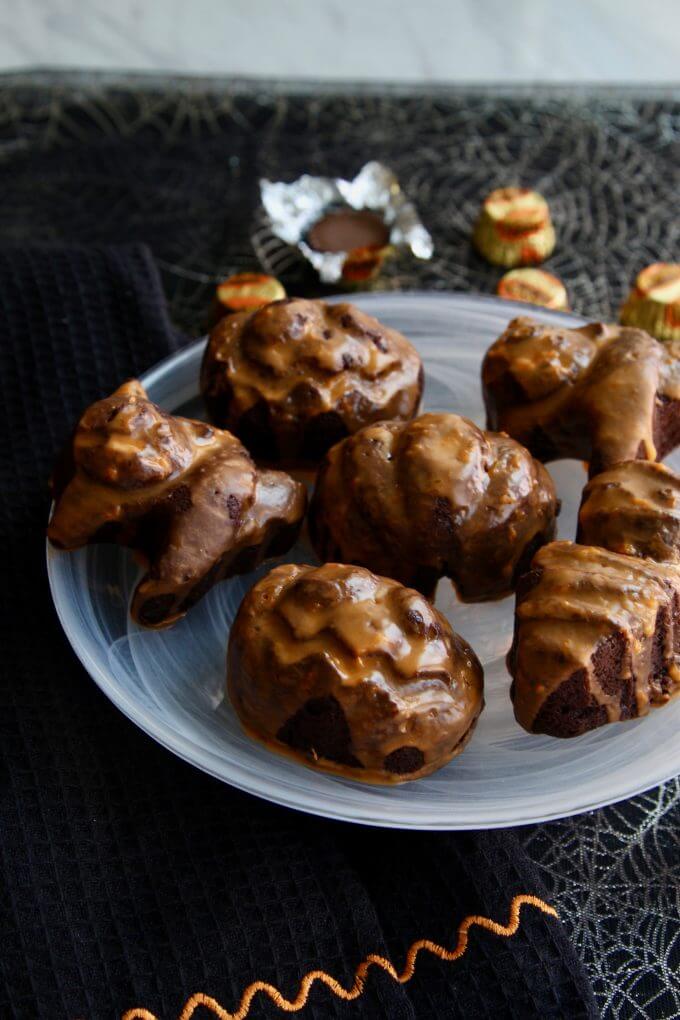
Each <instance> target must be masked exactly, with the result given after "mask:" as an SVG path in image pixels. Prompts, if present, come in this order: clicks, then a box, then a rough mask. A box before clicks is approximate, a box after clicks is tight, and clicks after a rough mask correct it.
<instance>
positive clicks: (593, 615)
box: [508, 542, 680, 736]
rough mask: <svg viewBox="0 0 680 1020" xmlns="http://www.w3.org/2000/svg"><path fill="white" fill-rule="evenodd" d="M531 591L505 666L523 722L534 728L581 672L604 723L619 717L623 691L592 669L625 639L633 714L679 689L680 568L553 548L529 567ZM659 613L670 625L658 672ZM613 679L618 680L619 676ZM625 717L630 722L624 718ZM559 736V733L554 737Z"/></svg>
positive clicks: (624, 670)
mask: <svg viewBox="0 0 680 1020" xmlns="http://www.w3.org/2000/svg"><path fill="white" fill-rule="evenodd" d="M530 577H531V581H532V583H531V585H530V587H529V590H528V591H526V592H525V593H524V594H523V595H520V596H518V600H517V608H516V629H515V639H514V642H513V647H512V649H511V651H510V653H509V656H508V667H509V669H510V671H511V673H512V675H513V677H514V680H515V683H514V707H515V715H516V718H517V720H518V722H520V723H521V725H522V726H524V728H525V729H527V730H532V729H533V728H534V726H535V724H536V721H537V718H538V716H539V713H540V712H541V710H542V709H543V707H544V706H545V704H546V702H547V700H548V699H549V698H550V696H551V695H552V694H553V693H554V692H556V691H558V689H559V688H560V686H561V685H562V684H564V683H567V682H568V681H569V680H570V678H571V677H573V675H574V674H576V673H579V671H582V673H583V676H584V679H585V683H586V687H587V691H588V693H589V695H591V696H592V698H593V699H594V704H595V705H597V706H601V707H604V709H605V710H606V718H605V719H604V720H603V721H606V722H615V721H617V720H618V719H620V718H622V711H621V704H622V702H621V688H620V686H612V684H611V683H607V685H606V688H605V686H603V683H602V677H601V676H600V675H598V673H597V671H596V670H595V669H593V656H594V654H595V653H596V651H597V649H598V647H600V646H601V643H602V642H604V641H605V640H607V639H608V638H610V637H612V636H614V635H620V636H621V640H622V641H623V643H624V645H623V647H624V648H625V651H624V654H623V656H622V658H621V663H622V665H621V667H620V672H619V675H618V680H619V681H620V683H621V684H623V683H625V681H626V680H628V679H629V678H630V679H631V680H632V685H633V691H634V706H633V711H632V712H631V715H634V716H635V715H637V716H639V715H645V714H646V713H647V712H648V711H649V708H650V706H651V705H653V704H663V703H665V702H666V701H667V700H668V698H669V697H670V695H671V694H672V693H675V692H676V691H677V690H678V688H679V686H680V670H679V669H678V653H677V651H676V645H677V644H678V642H677V638H676V622H677V614H678V593H680V568H678V567H676V566H673V565H660V564H657V563H652V562H651V561H649V560H641V559H635V558H633V557H630V556H623V555H619V554H617V553H613V552H609V551H608V550H604V549H600V548H595V547H592V546H584V545H576V544H575V543H572V542H553V543H551V544H550V545H547V546H544V547H543V549H541V550H540V551H539V552H538V553H537V554H536V556H535V557H534V560H533V563H532V575H530ZM659 614H663V615H664V618H665V620H666V625H665V629H664V631H663V647H662V648H661V649H659V650H658V651H659V653H660V654H659V661H660V662H661V663H662V666H661V667H660V668H659V671H658V672H654V670H653V668H652V667H653V650H654V647H653V646H654V639H655V635H656V632H657V628H658V626H659V619H660V617H659ZM614 679H616V678H614ZM623 717H625V716H623ZM555 735H557V736H560V735H562V734H560V733H555Z"/></svg>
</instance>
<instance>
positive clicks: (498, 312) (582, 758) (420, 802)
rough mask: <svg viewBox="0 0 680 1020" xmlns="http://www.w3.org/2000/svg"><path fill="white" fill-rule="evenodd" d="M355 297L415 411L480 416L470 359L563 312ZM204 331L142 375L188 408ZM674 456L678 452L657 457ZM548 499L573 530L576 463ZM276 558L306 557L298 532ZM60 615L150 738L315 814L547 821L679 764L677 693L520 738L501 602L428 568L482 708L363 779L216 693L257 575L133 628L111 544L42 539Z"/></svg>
mask: <svg viewBox="0 0 680 1020" xmlns="http://www.w3.org/2000/svg"><path fill="white" fill-rule="evenodd" d="M353 300H354V301H355V303H356V304H357V305H359V306H360V307H361V308H364V309H365V310H366V311H368V312H370V313H371V314H373V315H375V316H377V317H378V318H379V319H382V320H383V321H384V322H385V323H387V324H388V325H390V326H394V327H396V328H397V329H399V330H401V331H402V332H403V333H405V334H406V336H407V337H409V338H410V339H411V340H412V341H413V343H414V344H415V345H416V347H417V348H418V350H419V351H420V354H421V355H422V357H423V360H424V362H425V368H426V384H425V399H424V404H425V408H426V409H427V410H432V411H456V412H458V413H460V414H464V415H467V416H469V417H470V418H473V419H474V420H475V421H476V422H477V423H478V424H480V425H483V424H484V409H483V405H482V397H481V391H480V365H481V361H482V357H483V355H484V352H485V351H486V349H487V347H488V346H489V344H490V343H491V341H492V340H494V339H495V337H496V336H498V335H499V334H500V333H501V332H502V330H503V329H504V328H505V325H506V324H507V322H508V320H509V319H510V318H511V317H512V316H513V315H516V314H518V313H521V312H524V313H526V312H530V313H531V314H535V315H536V316H538V317H540V318H543V319H545V320H546V321H550V322H567V323H568V322H571V323H576V322H578V321H579V320H576V319H575V318H574V317H573V316H564V315H560V314H557V313H550V312H542V311H538V310H534V309H531V308H529V307H527V306H526V305H524V306H521V305H517V304H515V303H512V302H504V301H500V300H498V299H496V298H489V297H479V296H474V295H466V294H418V293H414V294H369V295H364V296H361V297H354V298H353ZM202 353H203V342H198V343H196V344H194V345H193V346H191V347H189V348H188V349H186V350H184V351H182V352H181V353H180V354H177V355H175V356H173V357H171V358H168V359H167V360H166V361H164V362H162V363H161V364H160V365H157V366H156V368H153V369H152V370H151V371H150V372H148V373H147V374H146V376H144V377H143V382H144V384H145V386H146V388H147V390H148V391H149V393H150V395H151V397H152V399H153V400H154V401H156V402H157V403H158V404H161V405H162V406H163V407H165V408H167V409H168V410H171V411H175V412H181V413H183V414H188V415H190V416H194V417H200V416H201V405H200V401H199V400H198V398H197V390H198V370H199V365H200V360H201V355H202ZM670 463H671V464H673V465H674V466H675V467H676V469H677V468H678V467H680V454H676V455H675V457H674V458H670ZM550 471H551V472H552V474H553V477H554V479H555V482H556V484H557V488H558V493H559V496H560V497H561V499H562V513H561V516H560V527H559V533H560V537H563V538H573V537H574V532H575V521H576V511H577V508H578V503H579V499H580V493H581V488H582V486H583V484H584V481H585V472H584V469H583V466H582V465H581V464H580V463H578V462H576V461H566V460H565V461H560V462H557V463H555V464H551V465H550ZM285 559H289V560H298V561H303V562H310V561H311V562H314V558H313V554H312V552H311V550H310V548H309V546H308V545H307V544H306V542H305V541H301V542H300V543H298V545H297V546H296V547H295V548H294V549H293V550H292V552H291V554H290V555H289V556H288V557H285ZM47 565H48V572H49V578H50V584H51V588H52V595H53V598H54V602H55V605H56V608H57V612H58V613H59V617H60V620H61V622H62V625H63V627H64V630H65V631H66V634H67V635H68V638H69V640H70V642H71V644H72V645H73V648H74V649H75V651H76V653H77V655H78V656H79V658H80V659H81V661H82V663H83V665H84V666H85V668H86V669H87V670H88V671H89V673H90V674H91V676H92V677H93V679H94V680H95V681H96V683H97V684H98V685H99V686H100V687H101V689H102V690H103V691H104V693H105V694H106V695H107V696H108V697H109V698H110V699H111V701H113V702H114V704H115V705H117V706H118V707H119V708H120V709H121V710H122V711H123V712H124V713H125V714H126V715H127V716H128V717H129V718H130V719H132V720H133V721H134V722H135V723H137V725H138V726H140V727H141V728H142V729H143V730H145V731H146V732H147V733H148V734H149V735H150V736H152V737H153V738H154V739H155V740H158V741H159V742H160V743H161V744H163V745H164V746H165V747H167V748H169V749H170V750H172V751H174V752H175V753H176V754H178V755H179V756H180V757H182V758H184V759H186V760H187V761H189V762H191V763H192V764H194V765H197V766H198V767H199V768H201V769H204V770H205V771H206V772H209V773H210V774H211V775H213V776H216V777H217V778H218V779H222V780H224V782H226V783H230V784H231V785H233V786H237V787H239V788H240V789H242V790H247V791H248V792H249V793H253V794H256V795H257V796H259V797H265V798H267V799H268V800H272V801H276V802H277V803H279V804H285V805H287V806H289V807H294V808H299V809H300V810H302V811H309V812H312V813H315V814H319V815H327V816H329V817H332V818H341V819H345V820H347V821H353V822H364V823H368V824H372V825H385V826H396V827H400V828H414V829H479V828H490V827H494V826H509V825H521V824H524V823H527V822H540V821H545V820H548V819H551V818H560V817H563V816H565V815H570V814H575V813H577V812H579V811H585V810H587V809H589V808H593V807H599V806H602V805H604V804H610V803H612V802H614V801H617V800H621V799H622V798H624V797H628V796H631V795H632V794H635V793H639V792H641V791H643V790H646V789H648V788H649V787H651V786H654V785H655V784H657V783H660V782H662V781H663V780H665V779H669V778H670V777H672V776H674V775H676V774H677V773H678V772H680V741H679V740H678V736H677V735H678V730H679V729H680V700H677V701H676V702H674V703H672V704H670V705H669V706H668V707H666V708H664V709H662V710H657V711H655V712H653V713H652V714H651V716H649V717H648V718H646V719H642V720H639V721H637V722H629V723H622V724H616V725H611V726H606V727H604V728H603V729H600V730H596V731H595V732H593V733H589V734H586V735H584V736H582V737H577V738H575V739H573V740H556V739H554V738H552V737H545V736H529V735H528V734H527V733H525V732H524V731H523V730H522V729H521V728H520V727H519V726H518V725H517V723H516V722H515V720H514V717H513V713H512V706H511V704H510V699H509V696H508V690H509V686H510V678H509V676H508V673H507V671H506V669H505V662H504V656H505V653H506V651H507V650H508V647H509V645H510V639H511V633H512V619H513V599H512V598H508V599H504V600H503V601H501V602H496V603H491V604H486V605H485V604H482V605H467V606H466V605H462V604H459V603H457V602H456V599H455V596H454V594H453V590H452V587H451V585H450V584H449V583H448V582H446V581H442V582H441V583H440V585H439V590H438V594H437V606H438V607H439V608H440V609H441V610H442V611H443V612H444V613H445V614H446V616H447V617H448V618H449V619H450V620H451V623H452V624H453V626H454V628H455V630H457V631H459V632H460V633H461V634H462V635H463V636H464V637H465V638H466V639H467V640H468V641H469V642H470V643H471V644H472V646H473V648H474V649H475V651H476V652H477V654H478V656H479V658H480V659H481V661H482V663H483V665H484V671H485V693H486V708H485V710H484V712H483V713H482V717H481V720H480V723H479V725H478V727H477V729H476V731H475V733H474V736H473V738H472V740H471V742H470V744H469V746H468V748H467V750H466V751H465V752H464V754H463V755H461V757H460V758H457V759H455V760H454V761H453V762H451V764H449V765H448V766H447V767H446V768H444V769H442V770H441V771H440V772H437V773H436V774H435V775H433V776H430V777H429V778H427V779H421V780H420V781H418V782H415V783H407V784H405V785H404V786H399V787H384V786H376V787H371V786H367V785H365V784H363V783H354V782H352V781H350V780H346V779H341V778H336V777H334V776H329V775H325V774H323V773H321V772H316V771H313V770H311V769H309V768H306V767H304V766H303V765H298V764H297V763H295V762H294V761H291V760H290V759H288V758H283V757H280V756H278V755H276V754H273V753H271V752H269V751H267V750H266V749H265V748H263V747H262V746H260V745H259V744H257V743H254V742H253V741H251V740H250V739H248V737H246V736H245V735H244V734H243V733H242V731H241V729H240V727H239V725H238V722H237V720H236V718H235V716H234V713H233V712H232V710H231V707H230V705H229V703H228V701H227V700H225V698H224V695H223V688H224V662H225V649H226V645H227V637H228V633H229V626H230V624H231V621H232V620H233V618H234V614H235V612H236V609H237V608H238V605H239V603H240V601H241V599H242V597H243V595H244V593H245V592H246V591H247V589H248V588H249V587H250V586H251V585H252V583H253V581H254V580H255V579H256V577H259V576H261V575H262V574H263V573H265V572H266V569H267V568H266V567H265V568H262V569H261V570H260V571H258V572H257V573H256V574H250V575H247V576H245V577H239V578H235V579H233V580H231V581H226V582H223V583H222V584H220V585H218V586H217V588H214V589H213V590H212V591H211V592H209V594H208V595H207V596H206V597H205V598H204V599H203V600H202V601H201V602H200V603H199V604H198V605H197V606H195V607H194V608H193V609H192V610H191V611H190V612H189V614H188V616H187V617H186V618H185V619H184V620H182V621H181V622H180V623H179V624H177V625H176V626H175V627H173V628H171V629H170V630H166V631H145V630H142V629H141V628H139V627H137V626H135V625H134V624H133V623H132V622H131V621H130V618H129V616H128V612H127V609H128V603H129V600H130V596H131V593H132V591H133V588H134V586H135V583H136V578H137V573H138V569H137V567H136V566H135V564H134V562H133V560H132V557H131V556H130V555H129V553H127V552H126V551H125V550H122V549H118V548H117V547H114V546H92V547H90V548H88V549H83V550H81V551H79V552H77V553H70V554H69V553H60V552H56V551H54V550H53V549H51V548H49V547H48V551H47Z"/></svg>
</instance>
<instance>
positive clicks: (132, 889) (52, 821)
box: [0, 246, 596, 1020]
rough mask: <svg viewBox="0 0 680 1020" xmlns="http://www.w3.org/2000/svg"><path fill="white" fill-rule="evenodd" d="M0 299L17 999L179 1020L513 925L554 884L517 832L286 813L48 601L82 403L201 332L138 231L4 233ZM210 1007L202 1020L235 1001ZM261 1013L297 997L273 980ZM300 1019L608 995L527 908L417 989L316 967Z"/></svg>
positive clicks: (567, 1009)
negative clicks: (166, 720)
mask: <svg viewBox="0 0 680 1020" xmlns="http://www.w3.org/2000/svg"><path fill="white" fill-rule="evenodd" d="M0 317H1V318H0V322H1V323H2V333H1V335H0V357H1V360H2V365H1V372H0V380H1V384H2V402H1V405H0V406H1V413H2V419H3V429H2V440H3V441H2V450H1V457H0V464H1V468H0V470H1V472H2V475H1V479H2V485H1V493H0V500H1V502H0V510H1V517H0V519H1V522H2V549H3V554H4V564H3V565H4V584H3V587H2V611H1V614H0V620H1V621H2V625H3V631H4V638H3V667H4V668H3V670H2V705H1V718H2V724H1V725H2V742H1V745H0V746H1V748H2V761H3V776H2V785H1V790H0V833H1V835H0V840H1V844H2V845H1V855H0V864H1V868H2V888H1V893H2V911H3V914H4V920H3V924H2V931H3V948H2V954H1V956H2V967H3V971H4V975H3V978H4V980H3V985H2V990H1V991H0V996H1V998H0V1015H2V1016H3V1017H5V1016H7V1017H13V1018H21V1020H24V1018H31V1020H32V1018H42V1017H45V1018H49V1020H55V1018H58V1017H59V1018H61V1017H64V1018H72V1020H76V1018H83V1020H85V1018H87V1020H99V1018H101V1020H104V1018H113V1017H120V1016H123V1015H124V1014H125V1012H126V1011H129V1010H132V1011H133V1013H132V1014H131V1015H133V1016H139V1017H142V1016H145V1017H147V1018H148V1017H149V1016H151V1015H153V1016H155V1017H157V1018H158V1020H175V1018H177V1017H179V1016H180V1014H181V1012H182V1008H183V1006H184V1005H185V1003H186V1002H187V1001H188V1000H189V999H190V997H191V996H192V995H194V994H195V993H203V994H204V995H206V996H211V997H212V998H213V999H214V1000H215V1001H216V1002H218V1003H219V1004H221V1007H222V1009H223V1010H224V1011H225V1013H223V1014H222V1016H223V1018H224V1016H225V1015H226V1013H227V1012H228V1011H235V1010H236V1008H237V1006H238V1003H239V1001H240V999H241V995H242V992H243V991H244V989H245V988H246V986H248V985H249V984H250V983H251V982H253V981H256V980H262V981H268V982H271V983H272V984H273V985H275V986H276V987H277V988H278V989H280V991H281V993H282V994H283V995H285V996H286V997H287V998H290V999H294V998H295V996H296V995H297V993H298V990H299V986H300V981H301V979H302V978H303V977H304V975H305V974H306V973H307V972H309V971H310V970H315V969H322V970H323V971H325V972H327V973H328V974H329V975H331V976H332V977H333V978H335V979H336V980H337V981H338V982H340V984H341V985H343V986H344V987H345V988H349V987H350V986H351V985H352V983H353V979H354V973H355V970H356V968H357V966H358V965H359V964H360V962H361V961H362V960H363V959H364V958H365V957H366V956H367V955H368V954H380V955H381V956H383V957H386V958H387V959H389V960H391V961H392V963H393V964H394V966H395V967H396V969H397V970H398V971H401V970H402V967H403V964H404V961H405V958H406V953H407V950H408V948H409V946H410V945H411V943H413V942H414V941H415V940H418V939H429V940H432V941H433V942H436V943H439V944H441V945H443V946H444V947H446V948H448V949H451V948H453V947H454V946H455V944H456V942H457V930H458V926H459V924H460V923H461V921H462V920H463V919H464V918H465V917H466V916H468V915H471V914H473V915H484V916H486V917H488V918H491V919H493V920H494V921H497V922H499V923H501V924H502V925H507V924H508V920H509V916H510V910H511V903H512V900H513V897H515V896H517V895H520V894H529V895H534V896H538V897H541V898H545V896H546V893H545V890H544V888H543V887H542V885H541V882H540V881H539V879H538V876H537V874H536V872H535V869H534V868H533V866H532V865H531V864H530V862H529V861H528V859H527V857H526V855H525V853H524V851H523V850H522V849H521V847H520V845H519V843H518V841H517V839H516V837H515V835H514V834H513V832H512V831H505V832H500V831H496V832H488V833H476V834H448V833H413V832H408V833H401V832H397V831H392V830H378V829H368V828H362V827H360V826H352V825H344V824H341V823H334V822H328V821H325V820H322V819H317V818H313V817H309V816H306V815H303V814H298V813H296V812H293V811H287V810H284V809H281V808H277V807H274V806H272V805H270V804H267V803H266V802H264V801H260V800H257V799H255V798H251V797H248V796H246V795H244V794H241V793H239V792H237V791H235V790H232V789H230V788H229V787H228V786H225V785H223V784H221V783H219V782H217V781H216V780H214V779H212V778H209V777H208V776H206V775H203V774H202V773H200V772H199V771H197V770H196V769H194V768H193V767H191V766H190V765H187V764H185V763H184V762H182V761H180V760H179V759H177V758H175V757H173V755H171V754H170V753H169V752H167V751H165V750H164V749H163V748H161V747H159V746H158V745H156V744H155V743H154V742H153V741H152V740H151V739H150V738H148V737H147V736H145V735H144V734H143V733H141V732H140V731H139V730H137V729H136V728H135V727H134V726H133V724H132V723H130V722H129V721H128V720H127V719H125V718H124V717H123V716H122V715H121V714H120V713H119V712H118V711H117V710H116V709H115V708H114V707H113V706H112V705H111V704H110V703H109V702H108V701H107V700H106V698H105V697H104V695H103V694H102V693H101V692H100V691H99V690H98V688H97V687H96V686H95V684H94V683H93V681H91V680H90V678H89V677H88V676H87V674H86V672H85V671H84V669H83V668H82V667H81V665H80V664H79V662H78V661H77V659H76V657H75V655H74V653H73V652H72V651H71V648H70V646H69V645H68V643H67V641H66V639H65V637H64V635H63V634H62V632H61V629H60V627H59V624H58V622H57V619H56V616H55V613H54V610H53V607H52V605H51V601H50V597H49V592H48V587H47V580H46V573H45V562H44V528H45V523H46V519H47V513H48V506H49V494H48V489H47V479H48V476H49V473H50V470H51V467H52V463H53V459H54V457H55V454H56V453H57V451H58V449H59V448H60V446H61V444H62V443H63V442H64V440H65V439H66V437H67V435H68V433H69V431H70V429H71V427H72V426H73V424H74V423H75V421H76V420H77V418H78V417H79V415H80V413H81V412H82V410H83V409H84V408H85V407H86V406H87V405H88V404H89V403H90V402H92V401H93V400H95V399H98V398H100V397H102V396H104V395H106V394H108V393H109V392H110V391H111V390H112V389H113V388H114V387H115V386H116V385H118V384H119V383H120V382H121V381H122V380H123V379H125V378H126V377H129V376H130V375H134V374H138V373H140V372H141V371H143V370H144V369H146V368H148V367H149V366H150V365H152V364H153V363H154V362H155V361H157V360H159V359H160V358H162V357H164V356H165V355H166V354H167V353H168V352H169V351H171V350H173V349H175V348H176V347H177V346H178V345H179V344H180V343H181V338H180V337H179V336H178V335H177V333H176V332H175V331H174V330H173V328H172V325H171V323H170V321H169V319H168V317H167V313H166V309H165V301H164V298H163V294H162V290H161V287H160V284H159V280H158V276H157V273H156V269H155V266H154V264H153V261H152V259H151V257H150V255H149V253H148V251H147V250H146V249H145V248H143V247H141V246H127V247H123V246H122V247H90V248H78V247H49V246H48V247H35V248H31V249H27V248H11V247H7V248H0ZM194 1002H195V1003H196V1008H195V1012H194V1013H193V1014H192V1015H193V1016H194V1017H195V1018H196V1020H203V1018H204V1017H205V1018H206V1020H207V1018H208V1017H210V1016H215V1015H219V1014H216V1013H215V1010H214V1009H211V1008H209V1007H208V1006H206V1005H205V1004H203V1005H201V1004H200V1003H198V1002H197V1000H194ZM144 1010H146V1011H148V1013H144V1012H143V1011H144ZM187 1015H188V1013H186V1012H185V1017H186V1016H187ZM248 1015H249V1016H250V1017H253V1018H258V1017H259V1018H264V1017H267V1018H269V1017H278V1016H283V1015H284V1014H283V1013H282V1012H281V1010H280V1009H279V1007H278V1006H277V1005H276V1004H275V1003H274V1002H273V1001H272V1000H271V999H270V998H269V997H267V996H266V995H264V994H262V993H259V994H257V995H256V996H255V998H254V999H253V1001H252V1004H251V1007H250V1013H249V1014H248ZM298 1015H300V1016H301V1017H343V1018H348V1020H349V1018H352V1020H353V1018H359V1017H361V1018H364V1017H366V1018H371V1020H378V1018H383V1017H384V1018H387V1020H400V1018H412V1017H417V1018H421V1017H422V1018H431V1017H435V1018H436V1017H447V1018H448V1017H482V1016H491V1015H493V1016H499V1017H501V1016H503V1017H505V1016H508V1017H522V1018H527V1017H570V1018H578V1017H591V1016H596V1010H595V1006H594V1001H593V997H592V992H591V989H590V986H589V984H588V980H587V978H586V976H585V973H584V971H583V968H582V966H581V964H580V963H579V962H578V960H577V958H576V955H575V953H574V951H573V948H572V946H571V945H570V943H569V941H568V940H567V938H566V936H565V934H564V931H563V929H562V927H561V925H560V923H559V921H557V920H555V919H554V918H553V917H551V916H548V915H546V914H545V913H544V912H542V911H541V910H539V909H537V908H536V907H535V906H531V905H528V906H524V907H522V910H521V915H520V920H519V926H518V928H517V931H516V933H515V934H514V935H512V936H510V937H504V936H502V935H499V934H497V933H493V932H491V931H487V930H485V929H483V928H482V927H479V926H473V927H471V928H470V932H469V944H468V947H467V950H466V951H465V953H464V954H463V955H462V956H461V957H460V958H459V959H457V960H456V961H454V962H445V961H443V960H441V959H438V958H437V957H436V956H434V955H431V954H429V953H427V952H424V953H422V954H421V955H420V956H419V957H418V959H417V963H416V970H415V975H414V977H413V978H412V979H411V980H410V981H409V982H408V983H405V984H400V983H398V982H396V981H395V980H394V979H393V978H392V977H390V976H389V975H388V974H387V973H385V972H384V971H383V970H382V969H379V968H377V967H373V968H371V969H370V971H369V976H368V978H367V980H366V983H365V986H364V989H363V992H362V994H361V995H359V996H358V997H357V998H356V999H354V1001H349V1002H348V1001H343V1000H342V999H341V998H338V997H337V995H335V994H334V993H333V992H332V991H331V990H330V989H329V988H327V987H325V986H324V985H322V984H320V983H316V984H314V985H313V987H312V988H311V990H310V992H309V998H308V1000H307V1004H306V1006H305V1007H304V1008H303V1009H302V1010H301V1011H300V1013H299V1014H298Z"/></svg>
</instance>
